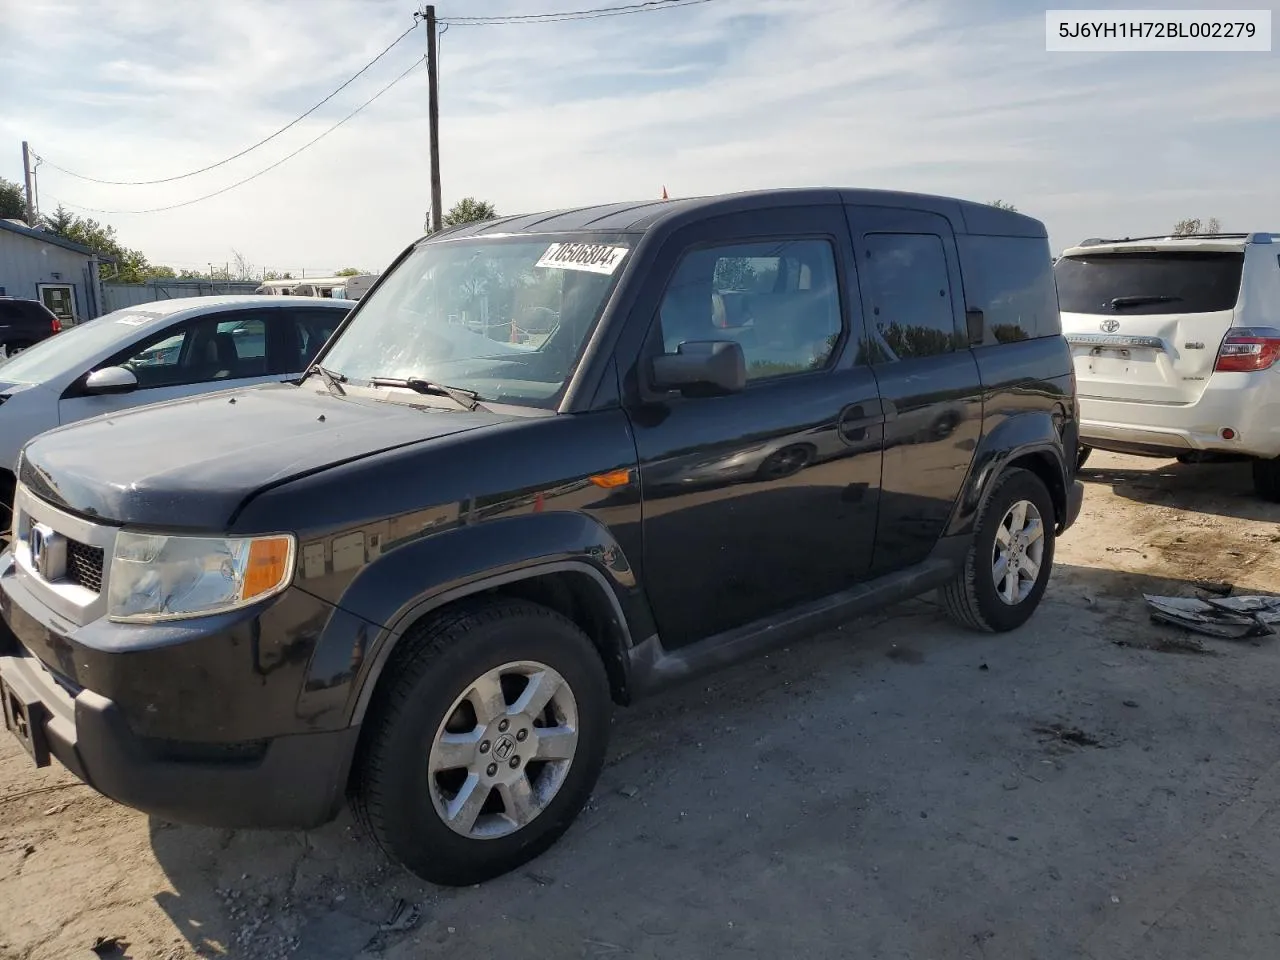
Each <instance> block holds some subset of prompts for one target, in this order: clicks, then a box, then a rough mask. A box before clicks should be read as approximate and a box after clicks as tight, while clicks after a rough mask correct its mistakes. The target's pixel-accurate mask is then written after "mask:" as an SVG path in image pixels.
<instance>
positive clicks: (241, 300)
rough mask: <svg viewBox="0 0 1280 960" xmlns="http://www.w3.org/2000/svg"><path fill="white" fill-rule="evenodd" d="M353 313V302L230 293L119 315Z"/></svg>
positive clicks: (140, 306) (138, 306)
mask: <svg viewBox="0 0 1280 960" xmlns="http://www.w3.org/2000/svg"><path fill="white" fill-rule="evenodd" d="M331 304H332V305H333V307H334V309H339V308H345V309H347V310H350V309H351V308H352V307H353V306H355V301H353V300H330V299H328V298H326V297H265V296H263V295H262V294H258V293H239V294H236V293H227V294H220V295H218V296H210V297H174V298H173V299H171V300H148V301H146V302H144V303H135V304H131V305H129V306H127V307H121V308H120V309H119V310H116V311H115V312H116V313H122V314H123V313H133V314H139V315H141V316H148V317H156V318H158V317H170V316H173V314H175V313H182V312H184V311H187V310H197V309H198V310H202V311H207V312H209V313H216V312H218V311H220V310H230V309H231V308H233V307H267V308H271V309H274V308H278V307H315V306H320V307H327V306H329V305H331Z"/></svg>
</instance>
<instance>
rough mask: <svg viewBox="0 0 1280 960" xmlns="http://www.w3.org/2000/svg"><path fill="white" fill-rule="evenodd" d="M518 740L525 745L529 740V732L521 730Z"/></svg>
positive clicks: (517, 735)
mask: <svg viewBox="0 0 1280 960" xmlns="http://www.w3.org/2000/svg"><path fill="white" fill-rule="evenodd" d="M516 739H517V740H519V741H520V742H521V743H524V742H525V741H526V740H528V739H529V731H528V730H521V731H520V732H519V733H517V734H516Z"/></svg>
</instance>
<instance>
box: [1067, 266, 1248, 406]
mask: <svg viewBox="0 0 1280 960" xmlns="http://www.w3.org/2000/svg"><path fill="white" fill-rule="evenodd" d="M1218 246H1219V247H1221V246H1222V245H1221V244H1219V245H1218ZM1243 267H1244V252H1243V251H1242V250H1229V249H1221V248H1219V249H1212V248H1209V249H1205V248H1203V247H1201V248H1197V247H1196V246H1191V245H1189V246H1188V247H1187V248H1178V249H1170V248H1167V247H1166V248H1154V247H1149V248H1146V249H1138V250H1135V249H1133V248H1132V247H1130V248H1128V249H1124V248H1121V249H1114V248H1113V249H1110V250H1106V249H1104V250H1100V251H1099V252H1097V253H1083V254H1074V255H1072V256H1066V257H1062V258H1061V259H1060V260H1059V261H1058V263H1057V265H1056V266H1055V267H1054V276H1055V278H1056V280H1057V284H1058V304H1059V307H1060V308H1061V311H1062V332H1063V334H1064V335H1065V336H1066V338H1067V342H1068V343H1070V344H1071V352H1072V356H1073V357H1074V361H1075V368H1076V380H1077V383H1078V389H1079V394H1080V396H1082V397H1091V398H1095V399H1105V400H1129V401H1135V402H1140V403H1170V404H1190V403H1195V402H1196V401H1197V400H1199V399H1200V394H1201V393H1202V392H1203V391H1204V388H1205V384H1206V383H1207V382H1208V380H1209V377H1210V376H1211V375H1212V373H1213V368H1214V363H1215V361H1216V359H1217V355H1218V348H1219V346H1220V345H1221V343H1222V339H1223V337H1224V336H1225V335H1226V333H1227V331H1228V330H1229V329H1230V328H1231V326H1232V320H1233V318H1234V316H1235V309H1236V302H1237V300H1238V299H1239V296H1240V279H1241V274H1242V272H1243Z"/></svg>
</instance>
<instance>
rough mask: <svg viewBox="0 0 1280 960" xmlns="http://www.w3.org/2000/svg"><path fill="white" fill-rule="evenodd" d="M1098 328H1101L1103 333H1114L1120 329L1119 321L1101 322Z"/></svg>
mask: <svg viewBox="0 0 1280 960" xmlns="http://www.w3.org/2000/svg"><path fill="white" fill-rule="evenodd" d="M1098 326H1100V327H1101V328H1102V332H1103V333H1115V332H1116V331H1117V330H1119V329H1120V321H1119V320H1103V321H1102V323H1100V324H1098Z"/></svg>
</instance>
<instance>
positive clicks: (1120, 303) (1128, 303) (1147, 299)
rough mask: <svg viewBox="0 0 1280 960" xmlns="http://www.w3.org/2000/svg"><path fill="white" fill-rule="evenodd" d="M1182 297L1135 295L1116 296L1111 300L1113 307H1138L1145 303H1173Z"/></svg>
mask: <svg viewBox="0 0 1280 960" xmlns="http://www.w3.org/2000/svg"><path fill="white" fill-rule="evenodd" d="M1181 299H1182V298H1181V297H1159V296H1151V295H1146V296H1141V295H1140V296H1135V297H1116V298H1115V299H1114V300H1112V301H1111V307H1112V309H1115V308H1116V307H1137V306H1141V305H1142V304H1144V303H1173V302H1174V301H1175V300H1181Z"/></svg>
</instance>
